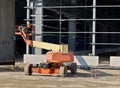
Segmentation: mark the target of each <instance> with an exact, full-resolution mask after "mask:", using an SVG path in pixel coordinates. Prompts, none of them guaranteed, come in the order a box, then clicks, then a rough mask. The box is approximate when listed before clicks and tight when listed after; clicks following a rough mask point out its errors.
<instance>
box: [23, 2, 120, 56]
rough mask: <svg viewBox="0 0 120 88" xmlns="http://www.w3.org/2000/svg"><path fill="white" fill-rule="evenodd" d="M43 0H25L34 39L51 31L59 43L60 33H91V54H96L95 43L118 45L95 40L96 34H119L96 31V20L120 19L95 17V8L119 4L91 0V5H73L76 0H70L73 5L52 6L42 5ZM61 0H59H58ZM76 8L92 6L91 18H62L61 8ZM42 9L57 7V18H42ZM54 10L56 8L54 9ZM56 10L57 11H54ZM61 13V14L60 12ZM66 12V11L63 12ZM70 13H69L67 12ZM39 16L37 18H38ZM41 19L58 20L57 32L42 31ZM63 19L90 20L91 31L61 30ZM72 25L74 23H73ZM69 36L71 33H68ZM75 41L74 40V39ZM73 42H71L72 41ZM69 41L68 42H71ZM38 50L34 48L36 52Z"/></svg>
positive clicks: (117, 19) (113, 6)
mask: <svg viewBox="0 0 120 88" xmlns="http://www.w3.org/2000/svg"><path fill="white" fill-rule="evenodd" d="M43 1H44V0H27V7H25V8H27V19H25V20H26V21H27V23H29V22H30V21H34V23H35V24H33V25H35V27H36V32H35V34H36V35H35V40H39V39H40V40H41V37H40V36H39V35H41V34H46V33H47V34H49V33H53V34H55V33H56V34H57V33H58V34H59V43H61V34H65V33H66V34H68V35H70V34H91V35H92V37H91V40H92V41H91V43H90V44H91V45H92V47H91V50H92V52H91V54H92V55H93V56H94V55H96V45H115V46H116V45H117V46H118V45H120V43H107V42H106V43H97V42H96V34H120V32H109V31H105V32H97V31H96V21H120V18H96V13H97V12H96V9H97V8H120V5H97V4H96V1H97V0H92V3H93V4H92V5H81V6H79V5H74V4H75V2H76V0H72V1H73V6H72V5H71V6H70V5H68V6H65V5H63V6H62V5H61V6H57V5H54V6H44V5H43ZM59 1H60V2H61V0H59ZM76 8H92V18H89V19H88V18H75V17H71V18H69V19H65V18H62V17H61V15H62V14H63V12H62V9H76ZM30 9H32V10H33V11H34V13H35V14H33V15H31V16H32V17H33V18H34V19H30ZM43 9H49V10H50V9H52V10H54V9H59V11H58V13H59V18H58V19H44V18H43V16H44V15H43ZM55 11H56V10H55ZM56 12H57V11H56ZM61 13H62V14H61ZM64 14H66V13H64ZM69 15H70V14H69ZM38 18H39V19H38ZM43 21H49V22H52V21H59V28H58V29H59V32H44V31H42V30H43V29H42V26H45V25H43ZM64 21H69V22H70V21H74V22H76V21H91V22H92V31H89V32H86V31H85V32H76V30H72V31H70V29H69V31H68V32H62V31H61V29H62V23H61V22H64ZM73 25H74V24H73ZM48 27H51V26H48ZM52 28H55V27H52ZM70 36H71V35H70ZM74 42H75V41H74ZM72 43H73V42H72ZM72 43H70V44H72ZM26 52H27V54H28V53H29V48H28V46H27V49H26ZM37 52H38V51H37V50H36V53H37Z"/></svg>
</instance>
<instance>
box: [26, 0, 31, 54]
mask: <svg viewBox="0 0 120 88" xmlns="http://www.w3.org/2000/svg"><path fill="white" fill-rule="evenodd" d="M27 7H30V0H27ZM27 19H30V9H29V8H27ZM26 24H30V21H29V20H27V22H26ZM26 54H29V45H28V44H26Z"/></svg>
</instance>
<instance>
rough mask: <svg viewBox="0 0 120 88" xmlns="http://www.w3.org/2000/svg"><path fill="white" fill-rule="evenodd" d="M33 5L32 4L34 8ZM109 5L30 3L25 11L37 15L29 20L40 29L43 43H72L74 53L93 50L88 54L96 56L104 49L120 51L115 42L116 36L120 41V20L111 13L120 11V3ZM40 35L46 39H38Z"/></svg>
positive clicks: (87, 0) (79, 0)
mask: <svg viewBox="0 0 120 88" xmlns="http://www.w3.org/2000/svg"><path fill="white" fill-rule="evenodd" d="M29 1H30V2H32V4H33V5H32V6H30V3H29ZM107 2H108V1H106V3H105V4H103V3H104V1H101V2H99V1H97V0H84V1H83V0H70V1H69V2H67V1H66V0H50V1H49V0H27V3H28V4H29V5H27V7H25V8H27V10H28V14H29V10H30V9H32V10H33V12H34V14H32V15H31V17H32V19H31V18H30V17H28V15H27V19H25V20H26V21H27V22H29V21H32V22H33V25H34V26H35V27H36V32H35V36H36V38H37V39H38V40H39V39H40V41H42V40H44V41H48V42H53V41H54V42H55V43H68V44H69V45H70V48H71V50H72V51H76V50H77V51H82V50H83V51H84V50H89V52H88V54H89V53H91V54H92V55H96V52H97V50H96V49H99V48H101V47H100V46H104V47H106V48H108V47H109V46H112V48H114V47H115V48H116V47H118V46H119V45H120V41H118V40H117V39H115V38H116V36H118V37H120V36H119V34H120V31H119V30H118V29H119V27H120V26H119V25H117V24H119V23H120V22H119V21H120V17H119V16H118V15H114V14H113V13H111V11H110V10H111V9H113V10H116V11H118V10H120V5H119V4H120V2H119V1H117V0H115V1H114V2H111V3H113V4H111V3H110V2H109V3H107ZM118 14H119V13H118ZM39 21H40V22H39ZM99 26H100V27H101V29H100V28H99ZM114 29H115V30H114ZM40 35H42V38H41V37H38V36H40ZM45 35H47V36H49V37H47V36H45ZM114 36H115V37H114ZM100 37H102V38H100ZM36 38H35V39H36ZM47 38H48V39H49V40H47ZM51 38H52V39H51ZM79 47H81V48H79ZM104 47H103V48H104ZM28 51H29V50H28V48H27V52H28Z"/></svg>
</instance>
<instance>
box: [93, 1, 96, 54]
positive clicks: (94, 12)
mask: <svg viewBox="0 0 120 88" xmlns="http://www.w3.org/2000/svg"><path fill="white" fill-rule="evenodd" d="M93 6H96V0H93ZM93 19H96V8H93ZM92 32H96V21H95V20H93V24H92ZM92 43H95V34H92ZM92 55H93V56H94V55H95V45H94V44H93V45H92Z"/></svg>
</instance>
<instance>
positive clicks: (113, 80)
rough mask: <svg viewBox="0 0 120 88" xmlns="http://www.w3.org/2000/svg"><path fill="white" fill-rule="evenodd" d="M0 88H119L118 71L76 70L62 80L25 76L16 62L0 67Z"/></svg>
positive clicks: (119, 78) (51, 77)
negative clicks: (12, 64) (75, 72)
mask: <svg viewBox="0 0 120 88" xmlns="http://www.w3.org/2000/svg"><path fill="white" fill-rule="evenodd" d="M94 72H95V73H96V75H97V76H95V74H94ZM0 88H120V70H107V69H94V70H90V71H85V70H81V69H78V72H77V74H74V75H71V74H70V73H69V74H68V77H64V78H61V77H58V76H57V75H40V74H35V73H34V74H33V75H32V76H25V75H24V72H23V63H20V62H18V63H17V64H16V66H15V67H14V66H0Z"/></svg>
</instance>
